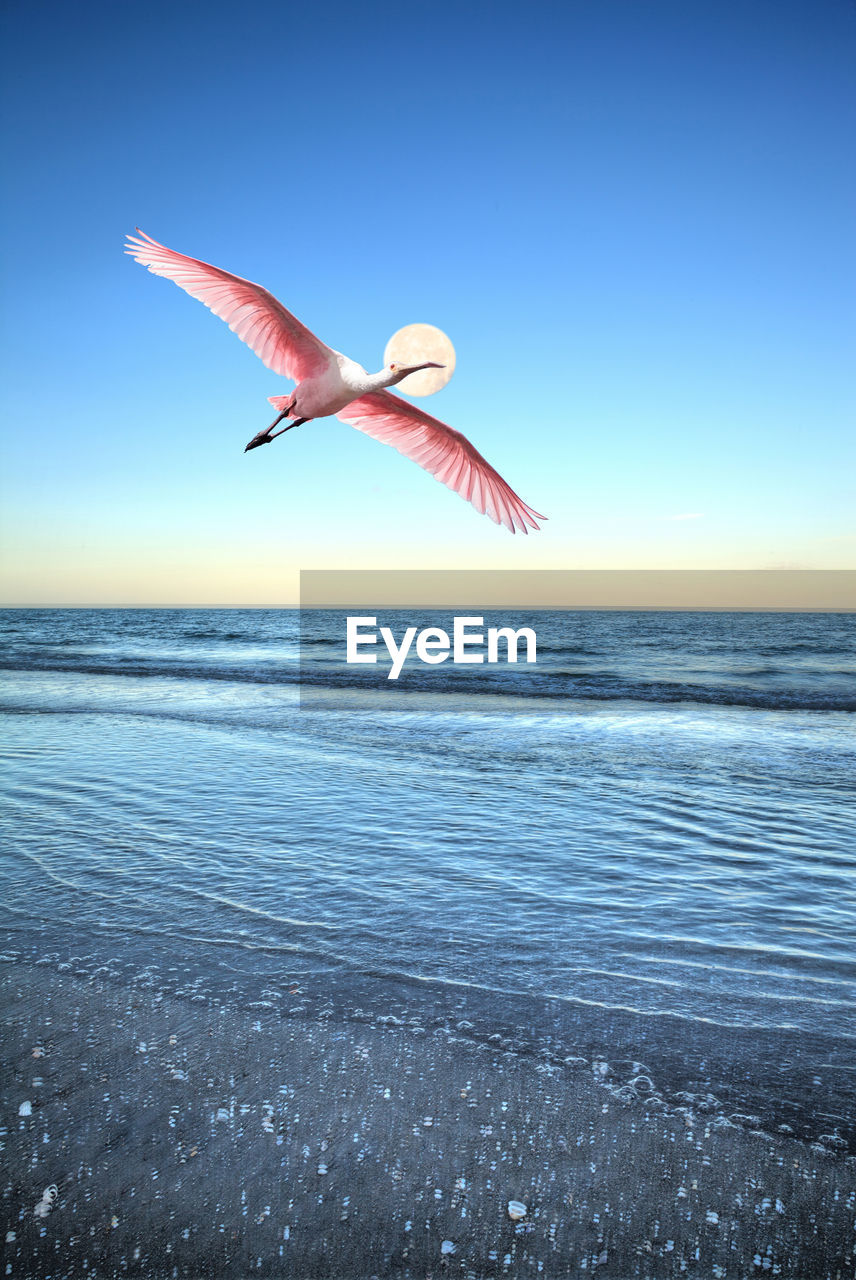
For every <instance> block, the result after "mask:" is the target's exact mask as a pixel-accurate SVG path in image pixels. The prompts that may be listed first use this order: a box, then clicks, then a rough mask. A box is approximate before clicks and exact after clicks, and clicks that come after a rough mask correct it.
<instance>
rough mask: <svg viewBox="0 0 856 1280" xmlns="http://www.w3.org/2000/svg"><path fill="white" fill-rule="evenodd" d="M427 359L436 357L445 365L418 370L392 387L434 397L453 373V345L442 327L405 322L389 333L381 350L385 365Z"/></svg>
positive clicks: (413, 394)
mask: <svg viewBox="0 0 856 1280" xmlns="http://www.w3.org/2000/svg"><path fill="white" fill-rule="evenodd" d="M426 360H436V362H437V364H442V365H444V366H445V368H443V369H421V370H420V371H419V373H411V374H409V376H408V377H406V378H404V379H402V381H401V382H399V384H398V386H397V387H396V388H395V390H396V391H404V392H405V393H406V394H407V395H409V396H433V394H434V392H435V391H439V390H440V388H441V387H445V385H446V383H447V382H448V381H449V379H450V378H451V376H452V374H453V373H454V372H455V348H454V347H453V346H452V344H451V342H450V341H449V339H448V338H447V337H446V335H445V333H444V332H443V330H442V329H437V328H436V327H435V326H434V325H433V324H406V325H405V326H404V328H403V329H399V330H398V333H394V334H393V335H392V337H391V338H390V340H389V342H388V343H387V344H386V351H384V353H383V362H384V364H385V365H390V364H404V365H410V364H423V363H424V362H425V361H426Z"/></svg>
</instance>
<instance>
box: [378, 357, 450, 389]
mask: <svg viewBox="0 0 856 1280" xmlns="http://www.w3.org/2000/svg"><path fill="white" fill-rule="evenodd" d="M445 367H446V366H445V365H444V364H437V362H436V360H426V361H425V362H424V364H401V363H400V362H393V363H392V364H391V365H389V367H388V369H387V373H388V374H389V385H390V386H391V387H394V386H395V385H396V384H397V383H399V382H401V380H402V378H406V377H408V376H409V375H410V374H411V373H418V372H419V370H420V369H445Z"/></svg>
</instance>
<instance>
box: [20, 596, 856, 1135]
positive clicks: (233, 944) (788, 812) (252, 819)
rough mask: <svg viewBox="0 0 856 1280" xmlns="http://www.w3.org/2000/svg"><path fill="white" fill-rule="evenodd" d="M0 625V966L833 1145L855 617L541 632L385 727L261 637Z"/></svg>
mask: <svg viewBox="0 0 856 1280" xmlns="http://www.w3.org/2000/svg"><path fill="white" fill-rule="evenodd" d="M0 626H2V632H3V655H2V660H0V665H2V666H3V667H4V668H5V671H4V673H3V674H4V680H3V707H4V708H5V715H4V749H3V756H4V772H3V799H4V805H3V809H4V819H3V824H4V846H5V852H4V853H3V855H2V862H0V870H2V874H3V878H4V891H3V899H4V904H5V907H4V916H5V922H6V925H7V930H8V947H7V952H8V954H9V955H10V956H16V955H21V956H27V957H36V958H40V959H42V960H43V961H44V962H46V963H49V964H52V965H57V966H63V965H69V964H70V965H71V966H72V967H73V968H74V969H75V970H76V971H80V972H93V971H94V970H96V969H99V970H101V971H102V972H103V971H114V972H116V973H117V974H118V973H119V972H123V973H125V974H130V975H131V976H132V977H134V978H135V980H139V981H144V982H146V983H148V984H149V985H152V984H157V985H159V986H160V987H162V988H163V989H169V990H176V991H182V992H185V993H191V994H193V993H195V994H196V995H197V996H198V997H199V998H200V999H201V998H206V999H215V998H216V999H224V1000H232V1001H235V1000H240V1001H241V1002H245V1003H250V1004H254V1005H256V1006H257V1007H259V1008H261V1009H270V1010H281V1011H282V1012H283V1013H288V1014H294V1015H299V1014H300V1012H301V1011H302V1010H303V1011H317V1010H318V1009H319V1008H323V1009H327V1010H331V1011H336V1012H338V1013H341V1014H342V1015H343V1016H358V1017H362V1016H364V1017H396V1018H400V1019H402V1020H405V1021H407V1020H409V1021H410V1022H411V1024H412V1025H413V1027H414V1034H421V1033H422V1032H423V1031H425V1030H426V1029H427V1030H429V1031H430V1029H431V1028H432V1027H433V1026H440V1025H442V1026H445V1027H447V1028H448V1029H449V1030H450V1031H453V1032H455V1033H456V1034H464V1035H473V1036H477V1037H478V1036H481V1037H487V1038H489V1037H491V1036H497V1037H501V1041H500V1042H501V1043H504V1044H507V1045H510V1046H514V1047H516V1048H518V1049H520V1050H526V1051H532V1052H541V1053H544V1054H545V1055H552V1057H553V1058H554V1059H556V1060H559V1061H561V1060H562V1059H563V1057H564V1056H571V1057H573V1056H575V1055H577V1054H584V1055H586V1056H588V1057H589V1058H592V1057H597V1056H602V1057H603V1058H604V1059H606V1060H607V1061H608V1062H609V1063H610V1064H612V1066H613V1067H614V1069H615V1070H616V1071H618V1070H619V1069H618V1067H617V1066H616V1063H617V1062H618V1061H619V1060H623V1059H627V1061H628V1062H630V1061H632V1060H636V1061H637V1065H638V1063H639V1062H641V1063H642V1064H643V1065H645V1066H646V1067H648V1068H649V1069H650V1070H651V1072H652V1074H653V1076H654V1077H655V1080H656V1083H657V1085H658V1087H662V1089H663V1091H664V1092H668V1091H669V1090H671V1092H672V1093H674V1092H675V1090H679V1089H683V1090H684V1091H686V1090H687V1089H695V1090H696V1091H698V1090H699V1089H702V1088H706V1089H709V1090H711V1091H713V1092H714V1093H718V1096H720V1097H725V1098H727V1099H728V1101H729V1105H730V1106H732V1107H733V1108H736V1109H740V1108H744V1109H745V1108H747V1107H748V1108H749V1109H750V1110H752V1111H754V1112H755V1113H757V1114H758V1115H760V1117H761V1119H762V1121H763V1123H765V1124H767V1123H769V1124H773V1123H790V1124H792V1125H793V1126H794V1127H795V1128H797V1129H798V1130H799V1131H804V1132H806V1133H813V1134H816V1133H818V1132H821V1131H826V1132H833V1133H836V1132H837V1133H842V1134H845V1135H847V1134H850V1133H851V1132H852V1122H853V1114H854V1108H853V1105H852V1100H853V1085H854V1082H856V1072H854V1063H855V1062H856V1019H854V1004H856V1001H854V986H855V985H856V983H855V982H854V980H856V947H854V932H855V931H854V906H856V879H854V865H855V864H856V823H854V817H853V808H852V797H853V780H854V777H856V735H854V733H853V727H854V717H853V710H854V708H856V675H854V643H856V618H854V617H853V616H852V615H844V614H838V615H829V614H827V615H817V614H813V615H806V614H802V615H784V614H721V613H720V614H702V613H688V614H675V613H661V614H639V613H634V614H630V613H581V614H553V615H542V616H541V618H540V620H539V626H538V637H539V646H540V649H541V652H542V654H543V658H544V661H543V662H540V663H539V667H538V669H537V670H536V671H532V670H527V669H525V668H518V669H516V670H512V671H510V672H509V670H508V669H502V670H500V669H497V670H496V671H494V672H493V673H486V674H484V675H483V676H481V675H480V677H479V680H478V681H477V682H476V683H473V684H471V685H470V686H468V688H471V689H472V690H473V697H472V699H471V701H468V699H467V697H465V696H463V695H462V694H461V692H460V689H458V690H457V691H456V693H455V695H454V698H453V699H451V698H450V700H449V701H448V703H444V702H443V699H442V697H441V698H439V699H438V700H437V701H436V702H434V703H432V704H430V705H429V706H428V708H427V709H426V708H424V707H423V708H422V709H417V710H414V711H407V710H406V711H401V712H396V713H395V714H392V715H390V714H387V713H386V712H383V711H375V710H371V709H369V710H359V709H357V710H354V709H351V710H347V711H342V712H337V711H336V710H332V711H331V710H330V709H326V710H317V711H316V710H311V709H307V708H306V707H305V706H304V707H301V706H300V705H299V703H298V692H297V684H296V680H297V675H298V672H297V662H298V623H297V617H296V615H295V614H294V613H291V612H288V611H231V610H224V611H181V610H175V611H171V610H163V611H146V610H127V611H118V610H117V611H110V610H104V611H98V610H93V611H86V610H79V611H38V610H26V611H14V610H9V611H6V612H4V613H3V614H2V615H0ZM337 626H338V621H337V619H336V618H335V616H334V615H325V614H319V615H316V616H314V617H313V618H311V619H310V620H309V635H308V638H307V636H306V635H304V653H303V656H304V664H303V676H304V679H307V678H309V680H310V681H311V682H314V683H315V684H318V683H322V684H329V685H336V682H337V681H339V682H341V680H342V678H343V677H342V675H341V670H339V671H338V672H337V671H334V670H333V668H332V666H331V665H330V661H329V648H330V646H329V641H330V639H331V638H332V636H333V635H340V634H341V629H339V630H335V628H336V627H337ZM545 672H546V673H547V674H549V676H550V680H549V682H547V681H546V680H545ZM360 674H361V673H360ZM420 678H421V677H419V676H418V674H417V675H415V676H413V677H412V681H411V683H413V682H418V680H419V679H420ZM444 679H445V677H444ZM356 683H357V684H358V683H359V682H358V681H357V682H356ZM432 688H434V689H435V690H438V689H439V690H440V692H441V693H442V692H443V689H444V688H445V686H444V685H442V684H440V685H437V684H435V685H434V686H432ZM485 695H489V696H488V697H485ZM518 708H523V709H522V710H518ZM629 1072H630V1069H629V1068H628V1074H629Z"/></svg>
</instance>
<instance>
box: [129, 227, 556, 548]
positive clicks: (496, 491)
mask: <svg viewBox="0 0 856 1280" xmlns="http://www.w3.org/2000/svg"><path fill="white" fill-rule="evenodd" d="M136 231H137V232H138V235H136V236H128V237H127V241H128V243H127V246H126V248H125V252H126V253H129V254H130V255H131V256H132V257H133V258H134V260H135V261H136V262H139V263H142V265H143V266H145V267H148V269H149V271H151V272H153V273H154V274H155V275H156V276H165V277H166V278H167V280H174V281H175V283H176V284H177V285H178V286H179V288H180V289H184V291H185V292H186V293H189V294H190V296H191V297H192V298H198V299H199V301H200V302H204V304H205V306H206V307H208V309H209V310H210V311H213V312H214V314H215V316H219V317H220V318H221V320H225V321H226V323H227V324H228V326H229V328H230V329H231V330H232V332H233V333H236V334H237V335H238V337H239V338H240V339H241V340H242V342H246V343H247V345H248V346H249V347H250V348H251V349H252V350H253V351H255V353H256V355H257V356H258V357H259V358H260V359H261V360H262V361H263V362H264V364H266V365H267V367H268V368H269V369H272V370H273V371H274V373H278V374H281V375H282V377H284V378H290V379H291V380H292V381H293V382H296V383H297V386H296V387H295V388H294V390H293V391H292V392H291V394H290V395H287V396H270V397H269V400H270V403H271V404H272V405H273V406H274V408H275V409H277V410H278V412H279V416H278V417H277V418H275V419H274V421H273V422H272V423H271V424H270V426H269V427H266V428H265V430H264V431H260V432H259V433H258V435H255V436H253V438H252V440H251V441H250V442H249V444H248V445H247V446H246V449H245V450H244V452H245V453H246V452H247V451H248V450H250V449H257V448H258V447H259V446H260V445H263V444H270V443H271V441H272V440H275V439H276V438H277V436H280V435H282V434H283V432H285V431H290V430H291V429H292V428H293V427H299V426H301V425H302V424H303V423H304V422H309V420H310V419H312V418H324V417H326V416H327V415H328V414H335V415H336V416H337V417H338V418H341V419H342V421H343V422H347V423H349V424H350V425H351V426H352V427H356V428H357V430H358V431H363V432H365V434H366V435H369V436H374V438H375V439H376V440H381V441H382V442H383V443H384V444H389V445H392V447H393V449H397V450H398V452H399V453H402V454H404V456H405V457H406V458H412V459H413V461H414V462H418V463H419V465H420V467H424V468H425V470H426V471H429V472H430V473H431V475H433V476H435V477H436V479H438V480H440V481H441V482H442V483H443V484H445V485H447V486H448V488H450V489H453V490H454V491H455V493H459V494H460V495H461V497H462V498H465V499H466V500H467V502H471V503H472V505H473V506H474V507H475V509H476V511H479V512H482V513H484V514H485V515H488V516H490V518H491V520H493V521H494V522H495V523H496V524H503V525H505V527H506V529H510V530H511V532H512V533H514V532H515V531H516V530H518V529H519V530H520V531H521V533H528V532H529V529H530V528H531V529H537V528H538V525H537V523H536V521H537V520H544V519H546V517H545V516H541V515H539V514H538V512H537V511H533V509H532V508H531V507H529V506H527V505H526V503H525V502H524V501H523V500H522V499H521V498H519V497H518V496H517V494H516V493H515V492H514V490H513V489H512V488H511V487H510V486H509V485H508V484H506V482H505V481H504V480H503V478H502V476H501V475H499V473H498V472H496V471H494V469H493V467H492V466H491V465H490V463H488V462H486V461H485V459H484V458H483V457H482V455H481V454H480V453H479V452H478V450H477V449H476V448H474V446H473V445H471V444H470V442H469V440H468V439H467V438H466V436H464V435H462V434H461V433H460V431H454V430H453V429H452V428H451V427H448V426H446V424H445V422H440V420H439V419H438V418H432V417H431V415H430V414H429V413H425V412H424V411H423V410H422V409H417V408H416V406H415V405H412V404H409V403H408V402H407V401H406V400H402V399H401V398H400V397H399V396H394V395H392V394H391V393H390V392H389V391H387V390H386V388H387V387H391V386H395V384H396V383H398V382H401V380H402V378H406V377H407V375H408V374H410V373H415V372H417V370H419V369H438V368H442V367H443V366H442V365H438V364H436V362H435V361H433V360H429V361H426V362H425V363H424V364H418V365H409V366H404V365H401V364H398V363H396V364H391V365H389V366H388V367H387V368H385V369H381V371H380V373H366V371H365V369H364V368H363V367H362V365H359V364H357V363H356V362H355V361H354V360H349V359H348V357H347V356H343V355H342V354H341V352H339V351H334V350H333V348H332V347H328V346H327V345H326V343H324V342H322V341H321V339H320V338H316V337H315V334H314V333H311V332H310V330H309V329H307V328H306V326H305V325H303V324H301V323H300V321H299V320H298V319H297V317H296V316H293V315H292V314H291V312H290V311H286V309H285V307H284V306H283V305H282V303H281V302H278V301H277V299H276V298H275V297H274V296H273V294H272V293H268V291H267V289H263V288H262V287H261V285H258V284H253V283H252V282H251V281H250V280H243V279H242V278H241V277H240V276H233V275H232V274H231V273H230V272H228V271H221V270H220V268H219V267H212V266H211V265H210V264H209V263H207V262H200V261H199V259H198V258H188V257H186V256H185V255H184V254H183V253H176V252H175V250H174V249H167V248H166V246H165V245H162V244H158V242H157V240H153V239H152V238H151V236H147V235H146V233H145V232H144V231H140V228H139V227H137V228H136ZM284 418H285V419H287V420H288V425H287V426H285V427H280V429H279V430H278V431H276V430H274V428H275V427H277V426H279V423H280V422H282V420H283V419H284Z"/></svg>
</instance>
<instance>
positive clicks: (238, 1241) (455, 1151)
mask: <svg viewBox="0 0 856 1280" xmlns="http://www.w3.org/2000/svg"><path fill="white" fill-rule="evenodd" d="M3 1002H4V1015H5V1016H4V1032H3V1057H4V1060H5V1070H4V1082H5V1083H4V1087H3V1092H4V1104H3V1110H4V1123H5V1126H6V1129H7V1131H8V1132H7V1134H6V1135H5V1136H4V1143H5V1145H6V1155H7V1166H8V1168H9V1176H8V1178H7V1181H6V1185H5V1187H4V1208H5V1218H6V1224H5V1229H4V1233H8V1232H12V1233H14V1237H13V1238H12V1239H9V1238H8V1235H7V1237H6V1245H5V1257H6V1262H7V1266H9V1267H11V1270H7V1274H8V1275H10V1276H12V1277H24V1276H26V1277H40V1276H45V1277H46V1276H48V1275H50V1276H51V1277H54V1278H55V1280H57V1278H59V1277H63V1276H68V1277H71V1276H75V1277H77V1276H80V1275H82V1274H85V1275H87V1276H91V1277H110V1276H118V1275H126V1274H127V1275H146V1276H150V1277H161V1276H163V1277H168V1276H173V1275H175V1276H179V1277H189V1278H193V1277H198V1276H201V1275H205V1276H206V1277H221V1276H222V1277H245V1276H249V1275H258V1276H265V1275H271V1276H272V1275H288V1276H293V1277H296V1278H297V1280H314V1278H316V1277H317V1278H318V1280H321V1278H324V1280H327V1278H329V1280H334V1278H335V1280H351V1277H353V1280H364V1278H368V1277H372V1276H377V1277H378V1278H383V1277H392V1276H402V1277H410V1276H412V1277H417V1276H418V1277H427V1276H435V1277H437V1276H440V1275H446V1274H449V1275H456V1274H459V1275H467V1276H470V1277H475V1278H481V1277H492V1276H516V1275H529V1274H532V1275H539V1276H544V1277H559V1276H567V1275H577V1274H578V1275H580V1276H585V1275H587V1274H588V1273H589V1272H590V1271H591V1270H592V1269H596V1270H597V1275H598V1277H607V1278H608V1277H615V1278H616V1280H623V1278H624V1277H628V1278H629V1277H634V1276H639V1277H652V1278H654V1277H656V1278H658V1280H659V1278H660V1277H672V1276H675V1277H677V1276H682V1275H686V1274H693V1273H695V1274H697V1275H699V1276H719V1277H725V1278H730V1277H742V1276H745V1275H749V1274H759V1275H761V1274H769V1275H771V1276H773V1275H776V1276H780V1277H784V1278H787V1277H793V1278H794V1280H813V1278H814V1277H826V1276H829V1277H830V1278H832V1280H834V1278H835V1277H837V1276H840V1277H842V1280H843V1277H846V1276H849V1275H850V1274H851V1273H852V1266H853V1255H852V1241H853V1223H854V1216H856V1160H853V1159H845V1158H843V1157H841V1156H836V1155H834V1154H832V1153H830V1152H828V1151H825V1150H823V1149H822V1148H819V1147H817V1146H810V1145H807V1144H805V1143H802V1142H799V1141H796V1140H793V1139H790V1138H785V1137H772V1136H770V1135H767V1134H761V1133H755V1132H752V1131H747V1130H743V1129H737V1128H734V1127H732V1126H728V1127H720V1126H719V1124H718V1123H717V1122H716V1117H714V1116H711V1115H707V1116H706V1115H703V1114H697V1115H693V1113H692V1112H691V1111H690V1110H689V1109H685V1110H684V1111H683V1112H672V1113H664V1112H654V1113H651V1112H647V1111H646V1109H645V1107H644V1105H643V1103H642V1102H641V1101H639V1100H636V1101H623V1100H621V1099H619V1098H617V1097H616V1096H615V1094H614V1093H610V1092H608V1091H607V1090H606V1089H604V1088H602V1087H600V1086H599V1085H598V1084H597V1083H596V1082H594V1081H593V1079H592V1077H591V1075H590V1074H586V1075H582V1074H581V1073H572V1072H570V1071H567V1070H562V1069H561V1068H558V1067H556V1066H554V1065H551V1064H547V1063H544V1062H539V1061H538V1060H537V1059H533V1058H524V1057H521V1056H517V1055H515V1054H513V1053H509V1052H501V1051H498V1050H496V1049H495V1048H493V1047H491V1046H489V1045H485V1044H478V1043H471V1042H463V1041H461V1040H458V1039H455V1038H451V1039H450V1038H449V1037H448V1036H446V1035H445V1034H436V1035H425V1036H421V1037H417V1036H415V1035H413V1034H412V1033H411V1032H410V1031H408V1030H407V1029H402V1028H400V1027H394V1026H387V1027H380V1026H377V1025H368V1024H363V1023H351V1022H342V1021H336V1020H334V1019H329V1018H328V1019H324V1018H314V1019H313V1018H311V1017H306V1018H305V1019H303V1018H301V1019H284V1020H280V1019H271V1018H268V1019H266V1020H265V1022H264V1023H262V1021H261V1020H260V1018H259V1017H258V1016H257V1015H255V1014H254V1013H252V1012H249V1013H248V1012H244V1011H242V1010H237V1009H231V1008H228V1007H222V1006H220V1007H216V1006H211V1005H208V1004H202V1003H194V1002H192V1001H190V1000H188V999H184V998H179V997H174V996H170V997H163V996H161V995H158V994H156V993H151V992H146V991H140V990H139V989H137V988H131V987H127V986H124V985H121V984H119V983H113V982H109V981H104V980H102V979H100V978H98V979H95V978H92V979H88V980H84V979H79V978H76V977H72V976H69V975H62V974H56V973H52V972H50V971H48V970H46V969H45V968H43V967H38V966H35V965H23V964H19V965H16V966H15V967H14V968H13V969H10V970H9V971H7V973H6V974H5V976H4V984H3ZM28 1103H29V1114H20V1113H19V1111H20V1109H21V1108H22V1107H23V1110H24V1112H25V1113H26V1112H27V1104H28ZM51 1185H55V1186H56V1188H57V1195H56V1198H55V1200H53V1202H52V1204H51V1205H50V1207H49V1208H48V1210H47V1212H46V1213H44V1214H37V1213H35V1212H34V1210H35V1208H36V1206H37V1205H38V1204H39V1203H42V1202H43V1193H44V1192H45V1189H46V1188H48V1187H50V1186H51ZM511 1200H519V1201H521V1202H522V1203H523V1204H524V1205H526V1210H527V1211H526V1215H525V1217H523V1218H522V1219H520V1220H519V1221H517V1222H516V1223H515V1222H513V1221H512V1220H511V1219H510V1218H509V1215H508V1211H507V1206H508V1203H509V1201H511ZM756 1258H757V1262H756V1261H755V1259H756ZM84 1264H85V1265H84ZM848 1268H849V1269H848Z"/></svg>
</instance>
